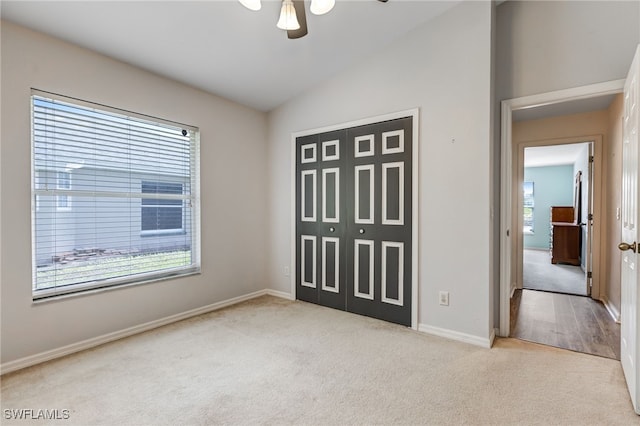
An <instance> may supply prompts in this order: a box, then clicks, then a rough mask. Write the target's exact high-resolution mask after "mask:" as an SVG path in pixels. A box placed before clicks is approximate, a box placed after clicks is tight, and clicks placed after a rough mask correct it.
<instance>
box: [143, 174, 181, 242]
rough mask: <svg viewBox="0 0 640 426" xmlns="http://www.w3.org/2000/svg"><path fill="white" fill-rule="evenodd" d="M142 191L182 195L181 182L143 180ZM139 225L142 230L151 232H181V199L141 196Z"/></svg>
mask: <svg viewBox="0 0 640 426" xmlns="http://www.w3.org/2000/svg"><path fill="white" fill-rule="evenodd" d="M142 193H143V194H157V195H159V194H176V195H182V184H181V183H165V182H145V181H143V182H142ZM141 226H142V231H149V232H151V233H161V232H167V231H169V232H171V231H173V232H175V231H178V232H182V200H181V199H179V198H178V199H172V198H143V199H142V220H141Z"/></svg>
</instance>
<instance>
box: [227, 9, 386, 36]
mask: <svg viewBox="0 0 640 426" xmlns="http://www.w3.org/2000/svg"><path fill="white" fill-rule="evenodd" d="M238 1H239V2H240V3H242V5H243V6H245V7H246V8H247V9H250V10H260V8H261V7H262V3H261V0H238ZM378 1H379V2H381V3H386V2H387V1H388V0H378ZM304 2H305V1H304V0H282V8H281V9H280V19H278V23H277V24H276V26H277V27H278V28H280V29H282V30H286V31H287V37H289V38H290V39H296V38H301V37H304V36H306V35H307V33H308V30H307V15H306V12H305V8H304ZM335 4H336V0H311V6H310V7H309V10H310V11H311V13H313V14H314V15H324V14H325V13H327V12H329V11H330V10H331V9H333V6H335Z"/></svg>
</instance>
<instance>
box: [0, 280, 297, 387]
mask: <svg viewBox="0 0 640 426" xmlns="http://www.w3.org/2000/svg"><path fill="white" fill-rule="evenodd" d="M266 294H270V295H272V296H276V297H284V298H285V299H289V298H290V297H291V296H290V295H289V294H288V293H281V292H278V291H274V290H260V291H256V292H253V293H249V294H246V295H243V296H238V297H234V298H232V299H228V300H224V301H222V302H217V303H213V304H211V305H207V306H202V307H200V308H196V309H192V310H189V311H186V312H182V313H180V314H175V315H171V316H168V317H165V318H160V319H158V320H154V321H150V322H147V323H144V324H140V325H136V326H133V327H129V328H126V329H124V330H120V331H114V332H113V333H108V334H104V335H102V336H98V337H93V338H91V339H87V340H83V341H81V342H78V343H72V344H70V345H67V346H63V347H61V348H57V349H52V350H49V351H45V352H42V353H39V354H35V355H30V356H27V357H24V358H20V359H17V360H14V361H9V362H5V363H4V364H0V375H2V374H6V373H10V372H12V371H16V370H20V369H22V368H26V367H31V366H32V365H36V364H40V363H42V362H46V361H50V360H52V359H56V358H60V357H63V356H66V355H70V354H72V353H75V352H80V351H83V350H85V349H90V348H93V347H96V346H99V345H103V344H105V343H109V342H112V341H114V340H118V339H122V338H124V337H129V336H132V335H134V334H139V333H143V332H145V331H149V330H153V329H154V328H158V327H162V326H164V325H167V324H171V323H174V322H177V321H182V320H184V319H187V318H191V317H194V316H197V315H202V314H206V313H209V312H212V311H216V310H218V309H222V308H226V307H227V306H231V305H235V304H237V303H240V302H244V301H247V300H251V299H255V298H256V297H260V296H264V295H266Z"/></svg>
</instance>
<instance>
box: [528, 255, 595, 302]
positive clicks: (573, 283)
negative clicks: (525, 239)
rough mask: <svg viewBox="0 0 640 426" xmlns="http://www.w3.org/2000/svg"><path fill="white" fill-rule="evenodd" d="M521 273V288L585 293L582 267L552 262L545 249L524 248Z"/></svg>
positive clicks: (582, 294) (585, 287) (584, 294)
mask: <svg viewBox="0 0 640 426" xmlns="http://www.w3.org/2000/svg"><path fill="white" fill-rule="evenodd" d="M522 275H523V277H522V287H523V288H527V289H530V290H544V291H553V292H556V293H567V294H577V295H581V296H586V295H587V286H586V278H585V274H584V272H583V271H582V269H581V268H580V267H579V266H572V265H561V264H555V265H554V264H552V263H551V256H550V255H549V251H547V250H531V249H525V250H524V256H523V270H522Z"/></svg>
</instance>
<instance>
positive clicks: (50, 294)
mask: <svg viewBox="0 0 640 426" xmlns="http://www.w3.org/2000/svg"><path fill="white" fill-rule="evenodd" d="M200 274H201V269H200V265H197V266H193V267H192V268H187V269H184V270H179V271H176V272H174V273H167V274H164V275H162V274H160V275H156V276H153V275H150V276H148V277H146V278H142V279H139V280H137V281H131V280H126V279H125V280H121V282H118V281H120V280H117V279H116V280H112V281H111V282H110V283H109V282H104V283H97V282H94V283H86V284H80V285H74V286H69V287H67V289H66V290H63V291H59V290H55V289H53V290H51V289H50V290H41V291H39V292H38V293H39V294H37V293H35V292H34V293H32V294H33V296H32V297H33V304H34V305H40V304H45V303H49V302H55V301H61V300H66V299H71V298H76V297H80V296H90V295H94V294H98V293H104V292H106V291H112V290H120V289H124V288H128V287H134V286H139V285H146V284H153V283H157V282H158V281H166V280H172V279H177V278H185V277H188V276H191V275H200Z"/></svg>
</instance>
